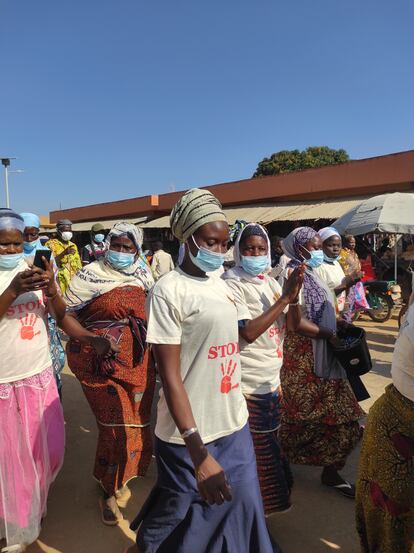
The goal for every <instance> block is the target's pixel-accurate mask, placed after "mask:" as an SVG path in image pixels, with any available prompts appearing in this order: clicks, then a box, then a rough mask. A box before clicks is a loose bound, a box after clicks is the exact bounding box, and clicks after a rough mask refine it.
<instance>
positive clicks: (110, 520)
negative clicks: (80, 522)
mask: <svg viewBox="0 0 414 553" xmlns="http://www.w3.org/2000/svg"><path fill="white" fill-rule="evenodd" d="M114 503H115V505H114V506H113V507H110V506H109V505H108V503H107V502H106V500H105V499H101V500H100V505H101V513H102V516H101V518H102V522H103V523H104V524H106V526H117V525H118V524H119V522H120V521H121V520H123V518H124V517H123V516H122V513H121V512H120V510H119V509H118V505H117V504H116V502H114Z"/></svg>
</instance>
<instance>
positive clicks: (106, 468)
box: [62, 222, 155, 525]
mask: <svg viewBox="0 0 414 553" xmlns="http://www.w3.org/2000/svg"><path fill="white" fill-rule="evenodd" d="M107 244H108V250H107V252H106V254H105V257H104V258H101V259H100V260H99V261H94V262H93V263H91V264H90V265H87V266H86V267H84V268H83V269H82V270H81V271H80V272H79V273H78V274H77V275H76V276H75V277H74V278H73V279H72V281H71V283H70V285H69V288H68V289H67V290H66V294H65V299H66V302H67V306H68V310H69V311H70V313H71V314H70V315H69V316H67V317H66V318H65V320H64V321H63V322H62V328H63V330H64V331H65V332H66V333H67V334H68V335H69V336H71V340H70V342H69V344H68V346H67V356H68V364H69V367H70V368H71V370H72V372H73V373H74V374H75V376H76V377H77V378H78V380H79V382H80V383H81V385H82V388H83V391H84V393H85V395H86V398H87V400H88V402H89V405H90V407H91V409H92V411H93V413H94V415H95V417H96V421H97V425H98V430H99V434H98V444H97V450H96V460H95V468H94V477H95V478H96V479H97V480H98V482H99V483H100V484H101V486H102V488H103V491H104V498H103V500H102V501H101V508H102V521H103V522H104V524H107V525H116V524H118V523H119V521H120V520H121V519H122V514H121V512H120V511H119V508H118V507H119V506H121V507H123V506H125V505H126V502H127V500H128V499H129V496H130V491H129V489H128V487H127V485H126V484H127V482H128V481H129V480H130V479H132V478H134V477H137V476H143V475H145V473H146V470H147V468H148V465H149V463H150V460H151V432H150V415H151V403H152V398H153V392H154V382H155V375H154V371H153V368H152V366H151V365H149V364H148V351H147V348H146V317H145V307H144V306H145V299H146V294H147V292H148V290H149V289H150V288H151V287H152V285H153V284H154V281H153V278H152V275H151V272H150V270H149V269H148V268H147V266H146V265H145V264H144V263H143V262H142V260H141V258H140V249H141V245H142V231H141V230H140V229H138V228H137V227H136V226H134V225H131V224H129V223H124V222H120V223H117V224H116V225H115V226H114V227H113V228H112V230H111V231H110V232H109V234H108V237H107ZM74 317H76V319H75V318H74ZM84 328H85V329H87V331H88V332H89V333H90V334H91V336H101V337H104V338H106V339H109V340H111V343H112V344H113V351H112V354H110V355H109V356H108V355H107V356H106V357H105V358H103V359H98V358H97V354H96V353H95V351H93V350H92V349H91V347H90V345H89V344H87V343H86V344H84V343H80V342H79V341H78V340H76V335H77V333H78V332H80V330H81V329H82V330H83V329H84Z"/></svg>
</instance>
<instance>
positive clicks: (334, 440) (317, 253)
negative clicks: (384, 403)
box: [279, 227, 363, 498]
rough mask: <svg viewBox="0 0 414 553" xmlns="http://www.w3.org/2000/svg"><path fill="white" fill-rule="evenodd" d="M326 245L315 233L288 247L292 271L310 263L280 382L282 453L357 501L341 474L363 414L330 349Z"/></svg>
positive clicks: (331, 305)
mask: <svg viewBox="0 0 414 553" xmlns="http://www.w3.org/2000/svg"><path fill="white" fill-rule="evenodd" d="M321 247H322V241H321V239H320V237H319V236H318V234H317V232H316V231H314V230H313V229H311V228H309V227H301V228H298V229H295V230H294V231H293V232H292V233H291V234H290V235H289V236H288V237H287V238H285V239H284V241H283V248H284V250H285V253H286V255H288V257H289V258H290V259H291V262H290V269H291V270H293V269H294V268H295V267H297V266H298V265H299V264H300V263H302V262H305V264H306V271H305V275H304V281H303V287H302V292H301V299H300V301H301V304H302V309H303V317H302V318H301V319H300V322H299V324H296V325H295V326H294V327H291V328H290V329H289V330H292V332H289V333H288V335H287V337H286V340H285V349H284V355H285V357H284V364H283V367H282V370H281V374H280V379H281V384H282V389H283V397H282V423H281V428H280V433H279V438H280V440H281V444H282V447H283V449H284V451H285V453H286V455H287V456H288V457H289V459H290V460H291V461H292V462H293V463H297V464H303V465H316V466H322V467H323V471H322V484H324V485H326V486H329V487H331V488H333V489H335V490H337V491H338V492H340V493H341V494H343V495H345V496H347V497H350V498H353V497H355V487H354V486H353V485H352V484H350V483H349V482H347V481H345V480H344V479H343V478H342V477H341V476H340V474H339V472H338V471H339V470H340V469H342V468H343V467H344V465H345V462H346V459H347V457H348V455H349V454H350V453H351V451H352V450H353V449H354V447H355V445H356V444H357V442H358V440H359V438H360V430H359V422H358V421H359V419H360V418H361V417H362V416H363V411H362V410H361V408H360V407H359V405H358V402H357V400H356V398H355V396H354V394H353V392H352V390H351V387H350V385H349V383H348V380H347V378H346V374H345V371H344V370H343V369H342V367H341V366H340V365H339V363H338V362H337V360H336V358H335V357H334V355H333V353H332V351H331V350H330V348H329V347H328V344H329V343H331V344H334V345H335V344H337V343H338V340H337V338H336V330H337V321H336V308H335V302H334V296H333V294H332V292H331V290H330V289H329V288H328V286H327V285H326V284H325V283H324V282H323V281H322V280H321V279H320V278H319V277H318V275H317V273H316V271H315V269H317V268H318V267H319V266H320V265H321V264H322V263H323V259H324V257H323V251H322V249H321Z"/></svg>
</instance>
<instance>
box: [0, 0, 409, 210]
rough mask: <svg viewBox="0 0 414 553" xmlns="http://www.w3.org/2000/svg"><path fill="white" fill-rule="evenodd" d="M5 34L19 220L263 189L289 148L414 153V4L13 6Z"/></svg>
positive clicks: (9, 138) (3, 111)
mask: <svg viewBox="0 0 414 553" xmlns="http://www.w3.org/2000/svg"><path fill="white" fill-rule="evenodd" d="M1 20H2V30H1V33H0V49H1V74H0V115H1V117H0V155H10V156H15V157H18V160H16V162H15V163H14V166H13V168H12V169H25V171H26V172H25V173H21V174H16V173H14V174H13V173H12V174H11V175H10V189H11V198H12V207H14V208H15V209H18V210H24V211H36V212H39V213H46V212H48V211H49V210H53V209H58V208H59V207H60V206H62V207H63V208H68V207H74V206H79V205H85V204H89V203H96V202H100V201H111V200H115V199H122V198H128V197H134V196H141V195H145V194H156V193H163V192H168V191H170V190H172V189H177V190H180V189H185V188H188V187H191V186H202V185H207V184H213V183H218V182H225V181H230V180H237V179H241V178H249V177H250V176H251V175H252V173H253V172H254V170H255V168H256V165H257V163H258V161H260V160H261V159H262V158H263V157H264V156H268V155H270V154H271V153H272V152H275V151H278V150H280V149H291V148H305V147H306V146H309V145H328V146H331V147H334V148H339V147H343V148H345V149H346V150H347V151H348V152H349V154H350V155H351V157H353V158H363V157H370V156H375V155H381V154H386V153H390V152H396V151H401V150H408V149H412V148H414V108H413V90H414V63H413V59H414V38H413V32H412V24H413V21H414V3H413V2H412V0H394V1H393V2H390V1H389V0H364V1H363V2H361V0H347V1H346V2H344V1H342V2H340V1H339V0H312V1H309V0H289V1H288V2H287V1H282V0H208V1H204V2H201V1H200V0H145V1H144V0H59V1H56V0H37V1H33V0H19V1H17V0H2V2H1ZM3 182H4V181H3V175H1V180H0V183H1V186H0V204H4V203H5V202H4V183H3Z"/></svg>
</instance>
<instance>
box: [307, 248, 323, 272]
mask: <svg viewBox="0 0 414 553" xmlns="http://www.w3.org/2000/svg"><path fill="white" fill-rule="evenodd" d="M309 253H310V256H311V257H310V259H306V261H305V264H306V265H307V266H308V267H311V269H316V268H317V267H320V266H321V265H322V263H323V251H322V250H313V251H311V252H309Z"/></svg>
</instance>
